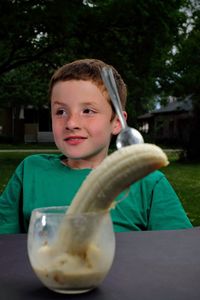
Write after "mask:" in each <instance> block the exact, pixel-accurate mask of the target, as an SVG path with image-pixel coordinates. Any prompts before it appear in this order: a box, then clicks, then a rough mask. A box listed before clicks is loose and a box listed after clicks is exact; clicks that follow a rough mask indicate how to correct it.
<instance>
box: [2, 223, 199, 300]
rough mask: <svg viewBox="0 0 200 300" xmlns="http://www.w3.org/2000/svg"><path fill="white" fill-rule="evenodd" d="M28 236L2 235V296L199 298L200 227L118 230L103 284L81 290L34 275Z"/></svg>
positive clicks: (10, 299) (14, 299)
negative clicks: (55, 288) (59, 289)
mask: <svg viewBox="0 0 200 300" xmlns="http://www.w3.org/2000/svg"><path fill="white" fill-rule="evenodd" d="M26 238H27V236H26V235H24V234H21V235H0V299H1V300H32V299H37V300H40V299H41V300H45V299H48V300H51V299H69V300H70V299H74V300H77V299H81V300H82V299H93V300H102V299H104V300H129V299H130V300H134V299H135V300H146V299H149V300H172V299H174V300H197V299H198V300H200V229H199V228H194V229H188V230H176V231H151V232H150V231H149V232H130V233H118V234H116V256H115V260H114V263H113V266H112V269H111V271H110V272H109V274H108V276H107V278H106V279H105V280H104V282H103V283H102V284H101V286H100V287H99V288H97V289H95V290H93V291H91V292H88V293H85V294H80V295H62V294H57V293H55V292H52V291H50V290H48V289H47V288H46V287H44V286H43V285H42V284H41V283H40V281H39V280H38V279H37V278H36V276H35V275H34V273H33V271H32V269H31V266H30V264H29V260H28V257H27V249H26Z"/></svg>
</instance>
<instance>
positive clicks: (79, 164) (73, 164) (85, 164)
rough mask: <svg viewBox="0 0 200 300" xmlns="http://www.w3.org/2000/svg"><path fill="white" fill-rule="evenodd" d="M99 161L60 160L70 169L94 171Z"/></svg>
mask: <svg viewBox="0 0 200 300" xmlns="http://www.w3.org/2000/svg"><path fill="white" fill-rule="evenodd" d="M101 161H102V160H101ZM101 161H91V160H72V159H68V158H66V157H65V158H64V159H62V163H63V164H64V165H66V166H68V167H70V168H71V169H95V168H96V167H97V166H98V165H99V164H100V163H101Z"/></svg>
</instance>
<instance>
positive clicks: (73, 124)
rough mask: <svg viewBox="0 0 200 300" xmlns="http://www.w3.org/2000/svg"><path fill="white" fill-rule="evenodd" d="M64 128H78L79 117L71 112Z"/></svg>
mask: <svg viewBox="0 0 200 300" xmlns="http://www.w3.org/2000/svg"><path fill="white" fill-rule="evenodd" d="M65 128H66V129H69V130H71V129H75V128H80V117H79V116H78V115H77V114H71V115H70V116H69V117H68V119H67V121H66V126H65Z"/></svg>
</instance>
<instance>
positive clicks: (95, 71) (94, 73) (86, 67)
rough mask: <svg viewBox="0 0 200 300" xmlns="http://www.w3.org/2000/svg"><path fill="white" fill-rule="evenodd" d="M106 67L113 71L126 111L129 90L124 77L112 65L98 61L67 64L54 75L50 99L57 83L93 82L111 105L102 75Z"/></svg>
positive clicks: (79, 61) (77, 61) (78, 61)
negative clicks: (73, 81) (102, 70)
mask: <svg viewBox="0 0 200 300" xmlns="http://www.w3.org/2000/svg"><path fill="white" fill-rule="evenodd" d="M105 66H109V67H111V68H112V70H113V75H114V77H115V80H116V84H117V88H118V92H119V96H120V99H121V104H122V108H123V109H125V105H126V97H127V89H126V85H125V83H124V81H123V79H122V77H121V76H120V74H119V73H118V72H117V70H116V69H115V68H114V67H112V66H111V65H107V64H106V63H104V62H103V61H101V60H98V59H80V60H76V61H74V62H71V63H68V64H65V65H64V66H62V67H61V68H59V69H58V70H57V71H56V72H55V73H54V74H53V76H52V78H51V81H50V85H49V96H50V99H51V94H52V89H53V87H54V85H55V84H56V83H57V82H59V81H69V80H86V81H91V82H92V83H94V84H95V85H96V86H97V87H98V88H99V89H101V90H102V92H103V93H105V95H106V97H107V100H108V101H109V102H110V103H111V100H110V97H109V95H108V92H107V90H106V87H105V86H104V83H103V81H102V78H101V73H100V71H101V69H102V68H103V67H105ZM111 106H112V105H111ZM112 108H113V106H112ZM113 110H114V109H113Z"/></svg>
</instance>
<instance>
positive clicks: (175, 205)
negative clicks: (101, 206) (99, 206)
mask: <svg viewBox="0 0 200 300" xmlns="http://www.w3.org/2000/svg"><path fill="white" fill-rule="evenodd" d="M90 171H91V169H82V170H78V169H71V168H69V167H67V166H66V165H64V164H63V163H62V162H61V155H54V154H52V155H48V154H37V155H31V156H29V157H27V158H25V160H23V161H22V162H21V164H20V165H19V166H18V167H17V169H16V171H15V172H14V174H13V176H12V177H11V179H10V181H9V182H8V185H7V187H6V188H5V190H4V192H3V193H2V194H1V196H0V233H20V232H27V230H28V225H29V219H30V215H31V212H32V210H33V209H35V208H39V207H47V206H65V205H67V206H68V205H70V203H71V201H72V199H73V197H74V195H75V194H76V192H77V190H78V189H79V187H80V185H81V184H82V182H83V181H84V179H85V178H86V177H87V175H88V174H89V173H90ZM116 200H119V201H118V202H117V204H116V206H115V208H113V209H112V210H111V217H112V220H113V224H114V230H115V231H131V230H164V229H167V230H168V229H183V228H190V227H192V225H191V223H190V221H189V219H188V217H187V216H186V213H185V211H184V209H183V207H182V205H181V203H180V201H179V199H178V197H177V195H176V193H175V192H174V190H173V188H172V187H171V185H170V184H169V182H168V181H167V179H166V177H165V176H164V174H163V173H161V172H160V171H155V172H153V173H151V174H150V175H148V176H146V177H145V178H143V179H142V180H139V181H138V182H136V183H134V184H132V185H131V187H130V188H129V189H128V190H127V191H124V192H123V193H121V194H120V195H119V196H118V197H117V199H116Z"/></svg>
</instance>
